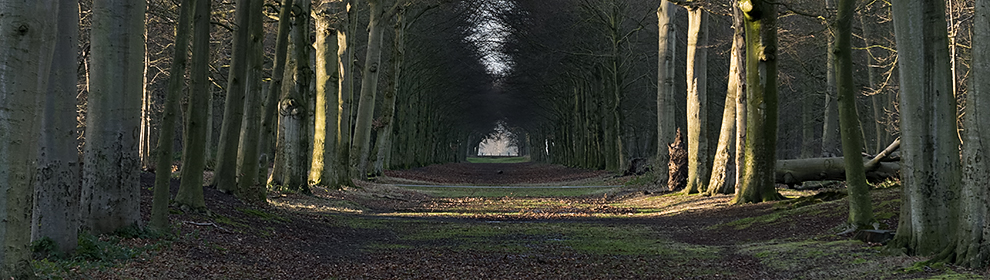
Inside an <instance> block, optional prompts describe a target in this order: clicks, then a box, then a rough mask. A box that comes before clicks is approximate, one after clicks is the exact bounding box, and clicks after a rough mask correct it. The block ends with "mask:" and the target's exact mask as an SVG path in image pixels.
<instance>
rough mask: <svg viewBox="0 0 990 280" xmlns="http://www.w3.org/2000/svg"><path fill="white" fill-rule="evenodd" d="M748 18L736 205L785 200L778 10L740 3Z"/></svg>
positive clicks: (759, 1)
mask: <svg viewBox="0 0 990 280" xmlns="http://www.w3.org/2000/svg"><path fill="white" fill-rule="evenodd" d="M739 7H740V10H742V12H743V14H744V15H745V16H746V21H745V26H746V101H747V105H746V106H747V107H748V108H747V109H746V142H745V147H744V149H743V154H744V162H743V166H742V171H741V173H742V174H741V177H740V184H739V186H738V190H737V192H736V197H735V199H733V202H734V203H749V202H762V201H770V200H777V199H781V198H782V196H781V195H780V194H778V193H777V190H776V188H775V185H774V178H773V177H774V164H775V159H776V148H777V23H776V22H777V8H776V6H774V4H772V3H769V2H767V1H764V0H742V1H739Z"/></svg>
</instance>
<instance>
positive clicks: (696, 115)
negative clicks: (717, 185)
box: [684, 7, 709, 193]
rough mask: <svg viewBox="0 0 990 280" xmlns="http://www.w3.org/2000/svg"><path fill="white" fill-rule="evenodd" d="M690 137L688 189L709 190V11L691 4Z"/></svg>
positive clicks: (688, 136)
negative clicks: (707, 186) (707, 185)
mask: <svg viewBox="0 0 990 280" xmlns="http://www.w3.org/2000/svg"><path fill="white" fill-rule="evenodd" d="M687 39H688V46H687V84H688V92H687V123H688V127H687V131H688V135H687V139H688V180H687V186H686V187H685V188H684V192H685V193H698V192H704V191H705V183H707V182H708V172H709V170H708V111H707V110H708V108H707V105H708V90H707V87H708V75H707V72H708V66H707V65H708V13H707V12H705V10H704V9H702V8H700V7H691V8H688V38H687Z"/></svg>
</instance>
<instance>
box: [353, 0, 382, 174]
mask: <svg viewBox="0 0 990 280" xmlns="http://www.w3.org/2000/svg"><path fill="white" fill-rule="evenodd" d="M368 7H369V9H370V10H371V12H370V13H371V19H370V20H369V22H368V51H367V53H366V55H365V60H364V62H365V66H364V71H363V72H362V75H361V99H360V101H358V108H357V119H356V120H355V123H354V139H353V140H354V141H353V142H352V143H351V154H350V157H351V165H353V169H352V172H353V174H351V176H352V177H353V178H355V179H359V180H364V179H366V178H367V176H368V170H367V167H368V149H369V146H370V145H371V126H372V121H373V119H374V116H375V115H374V114H375V96H376V93H377V90H378V67H379V64H380V62H381V55H382V32H383V31H384V30H385V24H384V22H383V21H382V20H383V19H384V17H385V11H384V8H383V7H382V3H381V0H368Z"/></svg>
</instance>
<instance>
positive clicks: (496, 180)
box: [35, 163, 988, 279]
mask: <svg viewBox="0 0 990 280" xmlns="http://www.w3.org/2000/svg"><path fill="white" fill-rule="evenodd" d="M649 177H650V176H649V175H643V176H625V177H621V176H616V175H614V174H611V173H607V172H602V171H587V170H579V169H571V168H565V167H561V166H556V165H544V164H534V163H502V164H495V163H487V164H445V165H434V166H429V167H425V168H418V169H412V170H405V171H389V172H387V173H386V176H383V177H379V178H377V179H376V180H375V181H373V182H362V183H360V184H359V186H358V187H356V188H348V189H344V190H328V189H323V188H317V189H313V190H312V192H313V194H312V195H304V194H299V193H292V192H284V191H283V192H276V193H274V194H272V195H270V196H269V205H266V206H256V205H248V204H244V203H242V202H240V201H239V200H237V199H236V198H234V197H232V196H230V195H227V194H223V193H220V192H217V191H216V190H215V189H213V188H206V189H205V191H206V202H207V207H208V208H209V212H208V213H182V212H181V211H179V210H172V213H171V215H170V219H171V222H172V224H173V227H174V232H173V233H172V234H169V235H167V236H166V237H164V238H163V237H150V236H149V234H146V233H144V234H143V233H141V232H132V233H120V234H117V235H106V236H100V237H84V239H86V238H88V239H89V241H87V242H85V243H86V245H85V246H83V245H81V247H80V248H81V249H80V251H81V252H82V253H84V254H85V255H86V257H85V258H84V257H80V256H76V257H73V258H63V259H62V260H48V259H45V260H36V261H35V265H36V269H37V270H38V272H39V274H41V276H43V277H44V278H67V279H622V278H633V279H932V278H934V279H985V278H986V277H987V276H988V274H987V272H986V271H972V270H967V269H964V268H959V267H955V266H951V265H942V264H929V263H925V262H923V261H924V260H925V259H924V258H920V257H909V256H903V255H897V254H889V253H884V250H883V247H882V246H880V245H879V244H868V243H863V242H861V241H857V240H854V239H852V238H851V237H850V236H849V235H838V234H839V233H840V232H842V231H843V230H844V228H843V227H842V226H841V225H842V223H843V221H845V219H846V215H848V214H847V213H848V210H847V208H848V206H847V201H846V200H845V199H844V198H837V197H835V196H828V195H825V194H830V193H835V192H837V191H838V192H841V190H836V189H820V190H813V191H796V190H788V189H779V191H780V192H781V193H782V194H784V195H786V196H788V197H791V198H798V197H806V198H804V199H791V200H788V201H785V202H768V203H759V204H747V205H731V204H729V201H730V200H731V197H730V196H727V195H721V196H700V195H683V194H679V193H664V192H653V191H652V190H651V189H650V187H648V185H649V184H648V182H649V181H651V180H652V179H651V178H649ZM153 178H154V175H153V174H144V176H143V177H142V184H143V185H142V190H143V193H144V200H145V201H144V202H145V203H144V204H143V205H144V206H145V207H144V208H145V209H144V215H145V219H147V215H148V213H147V212H148V209H147V208H150V207H148V205H149V203H147V202H150V195H151V191H150V189H151V186H152V183H153ZM176 183H177V182H175V180H173V194H174V191H175V189H174V188H175V187H176V186H175V184H176ZM434 185H444V186H453V185H458V186H469V185H470V186H475V187H462V188H453V187H435V186H434ZM895 185H896V184H895ZM479 186H480V187H479ZM484 186H498V188H494V187H489V188H486V187H484ZM552 186H568V187H566V188H560V187H552ZM820 193H821V195H819V196H818V197H817V198H815V195H816V194H820ZM872 197H873V200H874V207H875V213H876V216H877V219H878V221H879V222H880V224H879V225H880V227H881V228H894V227H896V223H897V214H898V213H899V212H898V209H897V208H898V206H899V205H900V188H899V187H896V186H894V187H887V188H879V189H876V190H874V191H873V192H872ZM38 258H39V259H40V258H41V257H38Z"/></svg>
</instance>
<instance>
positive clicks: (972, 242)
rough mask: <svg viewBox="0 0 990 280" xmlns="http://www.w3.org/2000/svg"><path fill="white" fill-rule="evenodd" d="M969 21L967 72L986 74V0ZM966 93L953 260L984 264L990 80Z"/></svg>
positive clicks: (988, 248) (989, 237)
mask: <svg viewBox="0 0 990 280" xmlns="http://www.w3.org/2000/svg"><path fill="white" fill-rule="evenodd" d="M974 9H975V19H974V20H973V63H972V68H971V71H972V73H971V75H973V77H986V76H987V75H990V46H988V45H987V42H990V1H988V0H976V3H975V5H974ZM970 85H971V87H970V90H969V93H967V94H966V109H965V110H966V113H965V117H964V118H963V122H964V124H965V128H966V130H965V131H964V134H963V137H965V141H964V142H963V145H962V164H963V171H964V172H962V173H963V177H962V192H961V193H960V197H961V198H962V201H961V202H962V203H961V205H962V206H961V209H960V211H961V213H960V214H961V216H962V217H961V220H960V222H959V226H960V228H959V233H958V237H957V238H956V240H957V242H958V243H957V245H956V250H955V252H954V254H955V256H953V257H954V259H955V263H956V264H960V265H964V266H968V267H972V268H981V267H987V264H988V263H990V225H988V224H987V219H988V217H990V207H988V206H990V201H988V198H987V195H988V194H990V190H988V189H987V186H990V165H988V163H987V161H986V160H987V156H988V154H987V153H988V150H987V149H988V148H990V143H988V142H987V141H990V129H986V128H983V127H981V125H986V124H988V123H990V111H987V108H990V107H988V106H990V95H988V93H990V80H985V79H971V80H970Z"/></svg>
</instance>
